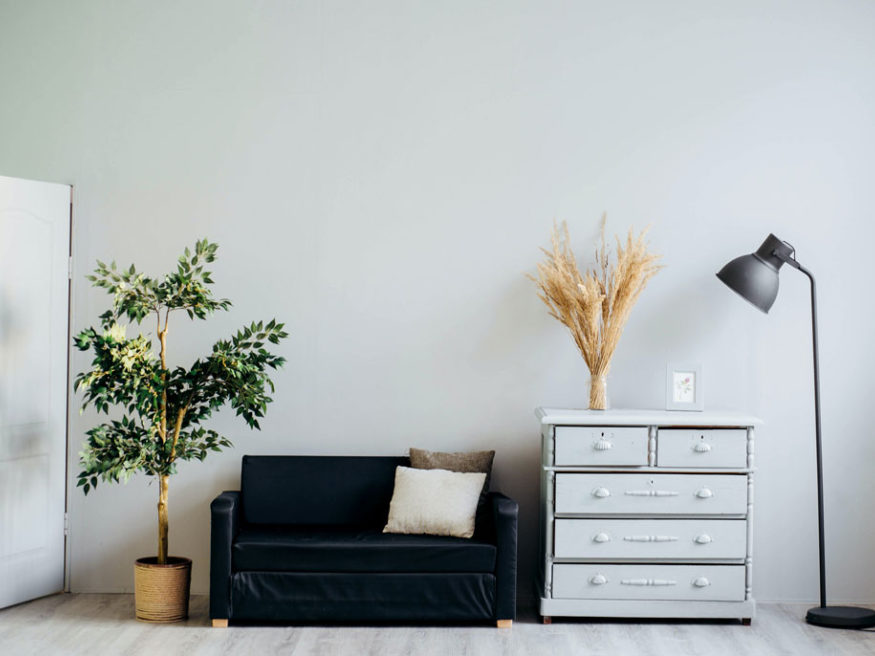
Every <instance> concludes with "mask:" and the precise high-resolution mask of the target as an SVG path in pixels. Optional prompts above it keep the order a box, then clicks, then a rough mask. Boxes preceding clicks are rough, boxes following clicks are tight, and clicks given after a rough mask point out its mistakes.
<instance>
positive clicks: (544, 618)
mask: <svg viewBox="0 0 875 656" xmlns="http://www.w3.org/2000/svg"><path fill="white" fill-rule="evenodd" d="M552 623H553V618H552V617H550V616H549V615H543V616H542V617H541V624H552Z"/></svg>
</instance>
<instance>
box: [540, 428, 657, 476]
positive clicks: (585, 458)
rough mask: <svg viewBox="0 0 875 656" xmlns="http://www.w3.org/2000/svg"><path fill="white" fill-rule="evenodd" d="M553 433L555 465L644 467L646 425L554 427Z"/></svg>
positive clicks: (645, 457) (645, 460) (645, 459)
mask: <svg viewBox="0 0 875 656" xmlns="http://www.w3.org/2000/svg"><path fill="white" fill-rule="evenodd" d="M555 430H556V453H555V458H554V460H555V463H556V465H559V466H566V465H587V466H593V465H595V466H601V465H608V466H612V465H627V466H628V465H635V466H640V467H643V466H645V465H646V464H647V427H646V426H556V428H555Z"/></svg>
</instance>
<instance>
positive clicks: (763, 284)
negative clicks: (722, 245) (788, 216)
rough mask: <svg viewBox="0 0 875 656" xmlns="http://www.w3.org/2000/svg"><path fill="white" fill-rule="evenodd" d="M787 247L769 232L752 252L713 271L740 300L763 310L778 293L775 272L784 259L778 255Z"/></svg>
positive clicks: (776, 274)
mask: <svg viewBox="0 0 875 656" xmlns="http://www.w3.org/2000/svg"><path fill="white" fill-rule="evenodd" d="M790 250H791V249H790V248H789V247H788V245H787V244H786V243H784V242H783V241H781V240H780V239H778V238H777V237H775V235H769V236H768V237H766V240H765V241H764V242H763V243H762V245H761V246H760V247H759V248H758V249H757V250H756V252H755V253H750V254H749V255H742V256H741V257H736V258H735V259H734V260H732V261H731V262H729V263H728V264H727V265H726V266H724V267H723V268H722V269H720V271H718V272H717V277H718V278H719V279H720V280H721V281H722V282H723V284H725V285H726V286H727V287H729V289H731V290H732V291H734V292H735V293H737V294H738V295H739V296H741V297H742V298H743V299H744V300H746V301H748V302H749V303H750V304H751V305H753V306H754V307H756V308H758V309H759V310H762V311H763V312H766V313H767V312H768V311H769V308H771V307H772V304H773V303H774V302H775V299H776V298H777V296H778V271H779V270H780V268H781V265H783V264H784V261H785V260H784V259H782V258H781V257H778V254H779V253H780V254H782V255H785V254H786V253H787V252H789V251H790Z"/></svg>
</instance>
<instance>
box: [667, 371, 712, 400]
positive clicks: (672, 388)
mask: <svg viewBox="0 0 875 656" xmlns="http://www.w3.org/2000/svg"><path fill="white" fill-rule="evenodd" d="M665 409H666V410H698V411H702V410H704V409H705V389H704V387H703V385H702V365H701V364H699V363H694V364H688V363H676V362H671V363H669V364H668V366H667V367H666V371H665Z"/></svg>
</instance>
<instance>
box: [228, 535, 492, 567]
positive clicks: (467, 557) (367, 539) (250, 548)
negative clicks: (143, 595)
mask: <svg viewBox="0 0 875 656" xmlns="http://www.w3.org/2000/svg"><path fill="white" fill-rule="evenodd" d="M496 551H497V549H496V547H495V544H490V543H489V542H483V541H480V540H475V539H473V538H472V539H470V540H466V539H464V538H447V537H440V536H434V535H394V534H391V533H383V532H382V528H347V527H335V526H287V525H280V526H276V525H273V526H265V525H257V524H256V525H249V526H247V527H246V528H244V529H243V530H242V531H241V532H240V533H239V534H238V535H237V539H236V540H235V541H234V547H233V564H234V570H235V571H238V572H240V571H265V572H269V571H279V572H291V571H298V572H489V573H492V572H494V571H495V556H496Z"/></svg>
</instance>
